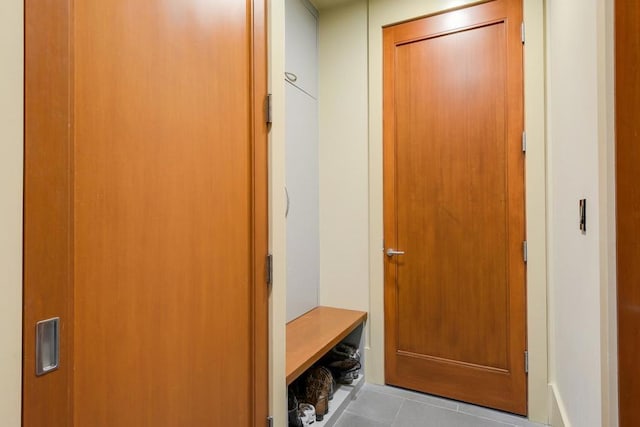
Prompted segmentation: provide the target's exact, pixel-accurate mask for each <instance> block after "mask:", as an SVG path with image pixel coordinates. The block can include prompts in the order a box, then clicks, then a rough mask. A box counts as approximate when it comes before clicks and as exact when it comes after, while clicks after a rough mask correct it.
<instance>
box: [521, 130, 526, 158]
mask: <svg viewBox="0 0 640 427" xmlns="http://www.w3.org/2000/svg"><path fill="white" fill-rule="evenodd" d="M522 152H523V153H526V152H527V132H525V131H523V132H522Z"/></svg>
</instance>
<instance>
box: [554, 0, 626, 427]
mask: <svg viewBox="0 0 640 427" xmlns="http://www.w3.org/2000/svg"><path fill="white" fill-rule="evenodd" d="M604 5H605V1H604V0H589V1H584V0H567V1H563V2H555V1H550V2H548V3H547V58H548V74H547V84H548V86H547V88H548V89H547V113H548V116H547V117H548V119H547V122H548V134H547V138H548V139H547V141H548V201H549V210H548V218H549V228H548V242H549V248H548V259H549V328H550V338H549V339H550V343H549V350H550V354H549V356H550V357H549V360H550V383H551V385H552V390H553V392H554V394H555V396H554V399H555V400H556V401H557V403H558V407H559V412H560V413H561V414H562V415H563V417H564V424H565V425H572V426H580V427H589V426H594V427H595V426H600V425H611V420H610V419H609V418H608V417H609V405H610V398H609V384H608V382H609V381H610V380H609V373H610V368H609V366H608V358H607V355H608V354H609V350H610V349H609V344H608V338H609V336H610V327H611V326H610V322H609V317H610V316H609V313H608V307H609V301H608V298H609V295H610V293H609V289H610V284H609V278H610V276H609V271H608V270H609V262H610V258H609V256H608V255H607V249H608V248H609V245H610V242H609V237H608V234H607V230H609V229H610V219H609V211H608V208H607V207H606V206H607V203H606V200H607V199H608V198H609V191H608V184H607V183H608V174H609V172H608V170H610V167H608V165H609V159H608V158H607V149H606V147H607V146H609V145H610V144H612V141H611V138H610V129H609V125H608V122H609V120H610V117H611V116H610V115H609V114H608V112H607V110H608V108H607V107H608V106H610V100H609V97H610V96H611V90H610V89H608V88H607V78H606V72H607V71H606V69H607V67H606V65H604V64H605V61H606V56H607V55H606V49H607V37H609V36H607V30H606V25H603V22H605V8H604ZM603 147H604V148H603ZM581 198H586V199H587V201H588V204H587V208H588V209H587V220H588V225H587V233H586V235H584V234H582V233H581V232H580V231H579V230H578V211H577V209H578V200H579V199H581ZM614 399H615V397H614Z"/></svg>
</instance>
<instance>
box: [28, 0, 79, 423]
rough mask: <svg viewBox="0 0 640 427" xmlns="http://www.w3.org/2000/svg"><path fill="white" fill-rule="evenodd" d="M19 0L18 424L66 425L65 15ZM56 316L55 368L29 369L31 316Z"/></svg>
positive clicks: (69, 319)
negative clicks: (21, 287)
mask: <svg viewBox="0 0 640 427" xmlns="http://www.w3.org/2000/svg"><path fill="white" fill-rule="evenodd" d="M71 13H72V10H71V4H70V2H69V1H34V0H26V1H25V48H26V51H25V147H24V149H25V164H24V181H25V182H24V273H23V275H24V297H23V298H24V312H23V320H24V327H23V337H24V338H23V372H22V377H23V407H24V408H28V410H27V411H23V425H24V426H41V425H45V424H44V423H43V420H46V425H48V426H51V427H57V426H67V425H69V423H68V422H69V419H70V416H71V407H72V399H71V393H72V388H71V381H72V373H73V372H72V367H73V346H72V337H73V273H72V269H73V254H72V250H73V249H72V248H73V228H72V226H71V221H72V216H71V215H72V210H71V209H72V201H73V192H72V166H71V165H72V162H73V158H72V157H73V152H72V131H73V129H72V127H71V126H70V125H71V124H72V122H73V120H72V119H73V113H72V105H71V103H72V84H71V79H72V68H71V67H72V62H71V57H72V53H71V50H70V42H71V32H72V30H73V29H72V17H71ZM57 316H59V317H60V322H61V339H60V343H61V345H60V359H61V360H62V364H61V365H60V368H59V369H58V370H56V371H54V372H51V373H49V374H47V375H45V376H42V377H36V363H35V350H36V349H35V334H36V328H35V325H36V322H38V321H40V320H45V319H49V318H52V317H57Z"/></svg>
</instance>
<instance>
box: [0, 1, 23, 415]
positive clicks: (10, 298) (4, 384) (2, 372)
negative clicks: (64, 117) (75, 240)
mask: <svg viewBox="0 0 640 427" xmlns="http://www.w3.org/2000/svg"><path fill="white" fill-rule="evenodd" d="M22 22H23V11H22V1H21V0H4V1H2V2H0V236H2V237H0V343H1V345H0V424H2V425H3V426H6V427H14V426H15V427H17V426H19V425H20V395H21V385H20V382H21V376H20V374H21V371H22V370H21V357H22V349H21V347H22V335H21V333H22V146H23V145H22V122H23V120H22V73H23V65H22V64H23V58H22V56H23V55H22V51H23V42H22V34H23V29H22Z"/></svg>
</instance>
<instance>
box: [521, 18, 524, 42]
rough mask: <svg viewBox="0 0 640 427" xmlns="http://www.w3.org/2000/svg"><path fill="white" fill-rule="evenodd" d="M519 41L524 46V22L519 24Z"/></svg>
mask: <svg viewBox="0 0 640 427" xmlns="http://www.w3.org/2000/svg"><path fill="white" fill-rule="evenodd" d="M520 39H521V40H522V44H524V40H525V37H524V21H523V22H522V23H521V24H520Z"/></svg>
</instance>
